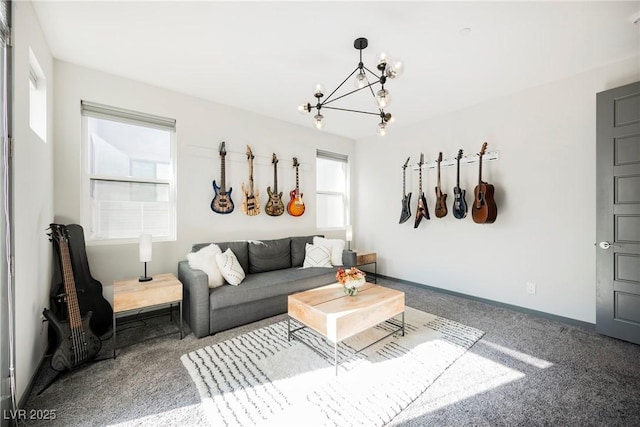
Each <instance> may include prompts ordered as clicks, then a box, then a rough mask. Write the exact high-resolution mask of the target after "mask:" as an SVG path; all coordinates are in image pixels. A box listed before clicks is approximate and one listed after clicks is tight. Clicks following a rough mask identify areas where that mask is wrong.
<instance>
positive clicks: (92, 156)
mask: <svg viewBox="0 0 640 427" xmlns="http://www.w3.org/2000/svg"><path fill="white" fill-rule="evenodd" d="M81 105H82V125H83V164H84V167H83V175H84V177H83V178H84V179H83V189H82V209H83V212H82V224H83V227H84V229H85V233H87V234H88V240H92V241H99V240H102V241H110V240H111V241H113V240H116V239H117V240H118V242H122V241H127V240H128V241H137V239H138V238H139V237H140V235H141V234H151V235H152V236H153V239H154V240H156V241H158V240H175V238H176V220H175V217H176V195H175V193H176V191H175V156H176V154H175V153H176V149H175V145H176V144H175V139H176V132H175V129H176V122H175V120H173V119H166V118H163V117H157V116H151V115H148V114H143V113H136V112H133V111H128V110H122V109H117V108H113V107H107V106H103V105H98V104H93V103H89V102H85V101H82V104H81Z"/></svg>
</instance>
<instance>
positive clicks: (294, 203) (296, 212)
mask: <svg viewBox="0 0 640 427" xmlns="http://www.w3.org/2000/svg"><path fill="white" fill-rule="evenodd" d="M299 166H300V163H298V158H297V157H294V158H293V167H294V168H296V188H295V189H294V190H291V192H290V193H289V196H290V197H291V200H290V201H289V204H287V212H289V215H291V216H301V215H302V214H303V213H304V202H303V201H302V196H303V194H302V193H301V192H300V187H299V184H298V167H299Z"/></svg>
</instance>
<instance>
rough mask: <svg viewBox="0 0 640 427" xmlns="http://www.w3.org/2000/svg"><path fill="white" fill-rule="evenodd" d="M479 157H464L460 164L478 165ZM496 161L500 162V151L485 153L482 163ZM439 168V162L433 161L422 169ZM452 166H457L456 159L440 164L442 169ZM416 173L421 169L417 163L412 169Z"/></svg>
mask: <svg viewBox="0 0 640 427" xmlns="http://www.w3.org/2000/svg"><path fill="white" fill-rule="evenodd" d="M478 159H479V157H478V155H477V154H473V155H471V156H462V157H461V158H460V164H461V165H462V164H471V163H478ZM496 160H500V152H499V151H487V152H486V153H484V156H483V157H482V161H483V162H492V161H496ZM437 166H438V162H436V161H435V160H434V161H431V162H425V163H424V164H423V165H422V169H435V168H436V167H437ZM450 166H457V160H456V158H455V157H454V158H453V159H443V160H442V162H441V163H440V167H443V168H444V167H450ZM412 169H413V170H414V171H417V170H418V169H419V167H418V164H417V163H416V164H415V165H413V168H412Z"/></svg>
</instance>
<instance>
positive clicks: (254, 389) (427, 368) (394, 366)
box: [181, 307, 484, 426]
mask: <svg viewBox="0 0 640 427" xmlns="http://www.w3.org/2000/svg"><path fill="white" fill-rule="evenodd" d="M405 322H406V334H405V336H401V334H400V333H397V334H395V335H393V336H391V337H389V338H386V339H384V340H382V341H381V342H379V343H377V344H375V345H373V346H371V347H369V348H367V349H366V350H365V351H363V352H361V353H358V354H356V351H357V350H359V349H361V348H362V347H365V346H366V345H368V344H370V343H372V342H374V341H376V340H377V339H378V338H379V337H382V336H384V335H386V334H387V333H388V332H389V331H390V329H389V328H390V326H388V325H386V324H381V325H378V326H376V327H375V328H372V329H370V330H367V331H365V332H363V333H361V334H359V335H357V336H355V337H352V338H350V339H348V340H346V341H344V342H342V343H340V345H339V347H338V349H339V360H341V364H340V366H339V369H338V375H337V376H336V375H335V370H334V366H333V354H334V353H333V352H334V348H333V344H331V343H329V342H327V341H326V340H325V339H324V338H322V337H321V336H320V335H319V334H317V333H315V332H313V331H310V330H309V329H303V330H301V331H298V332H297V333H296V336H297V337H298V339H299V340H303V341H305V342H306V343H307V344H308V346H307V345H304V344H302V343H301V342H299V341H298V340H291V341H288V340H287V321H286V320H285V321H282V322H279V323H276V324H273V325H270V326H266V327H263V328H260V329H256V330H254V331H251V332H249V333H246V334H243V335H240V336H238V337H235V338H232V339H229V340H226V341H223V342H221V343H217V344H214V345H211V346H207V347H204V348H202V349H200V350H196V351H193V352H191V353H188V354H185V355H183V356H182V357H181V360H182V363H183V364H184V366H185V367H186V368H187V371H188V372H189V374H190V376H191V378H192V379H193V381H194V382H195V384H196V386H197V388H198V391H199V393H200V397H201V399H202V402H203V408H204V410H205V412H206V414H207V417H208V418H209V421H210V422H211V423H212V424H214V425H228V426H245V425H257V426H276V425H283V424H285V423H291V422H292V421H296V420H297V421H301V420H304V423H305V425H314V426H316V425H317V426H348V425H353V424H363V425H369V426H381V425H384V424H385V423H388V422H389V421H390V420H392V419H393V418H394V417H395V416H396V415H397V414H398V413H399V412H400V411H401V410H402V409H404V408H405V407H407V405H409V404H410V403H411V402H412V401H413V400H415V399H416V398H417V397H418V396H419V395H420V394H421V393H423V392H424V391H425V390H426V389H427V388H428V387H429V386H430V385H431V384H432V383H433V382H434V381H435V380H436V379H437V378H438V377H439V376H440V375H441V374H442V373H443V372H444V371H445V370H446V369H447V368H448V367H449V366H451V364H452V363H454V362H455V361H456V359H458V358H459V357H460V356H462V355H463V354H464V353H465V352H466V351H467V350H468V349H469V348H471V346H473V344H474V343H475V342H476V341H478V340H479V339H480V338H481V337H482V335H483V334H484V332H482V331H480V330H478V329H475V328H471V327H468V326H465V325H462V324H460V323H457V322H453V321H451V320H448V319H444V318H442V317H438V316H434V315H432V314H428V313H425V312H423V311H419V310H415V309H412V308H409V307H407V308H406V312H405ZM309 346H310V347H311V348H309Z"/></svg>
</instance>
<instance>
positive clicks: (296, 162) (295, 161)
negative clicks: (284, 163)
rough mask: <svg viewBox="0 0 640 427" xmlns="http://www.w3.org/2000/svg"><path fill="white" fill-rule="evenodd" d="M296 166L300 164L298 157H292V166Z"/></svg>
mask: <svg viewBox="0 0 640 427" xmlns="http://www.w3.org/2000/svg"><path fill="white" fill-rule="evenodd" d="M298 166H300V163H298V158H297V157H294V158H293V167H294V168H297V167H298Z"/></svg>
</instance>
